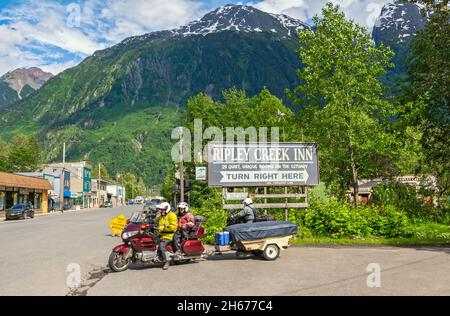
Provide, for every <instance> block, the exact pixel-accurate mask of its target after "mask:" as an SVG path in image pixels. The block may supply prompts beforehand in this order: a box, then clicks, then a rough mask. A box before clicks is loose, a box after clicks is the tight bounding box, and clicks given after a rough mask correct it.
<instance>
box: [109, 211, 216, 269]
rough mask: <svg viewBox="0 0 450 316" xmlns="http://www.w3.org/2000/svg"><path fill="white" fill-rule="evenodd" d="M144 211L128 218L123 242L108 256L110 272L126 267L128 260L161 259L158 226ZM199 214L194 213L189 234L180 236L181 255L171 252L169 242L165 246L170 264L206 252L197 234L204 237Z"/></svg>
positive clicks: (149, 262) (142, 262) (151, 261)
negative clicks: (192, 224) (194, 220)
mask: <svg viewBox="0 0 450 316" xmlns="http://www.w3.org/2000/svg"><path fill="white" fill-rule="evenodd" d="M146 221H148V218H147V217H146V216H145V214H142V217H141V216H139V215H138V216H136V215H135V214H134V215H133V217H132V218H131V220H129V224H128V225H127V226H126V227H125V229H124V230H123V232H122V240H123V244H122V245H119V246H117V247H115V248H114V249H113V251H112V253H111V255H110V256H109V261H108V264H109V267H110V269H111V270H112V271H114V272H123V271H125V270H127V269H128V268H129V267H130V265H131V264H132V263H135V264H139V265H152V264H158V263H162V259H161V254H160V252H159V251H158V249H159V237H158V228H157V225H155V224H154V223H153V222H151V221H150V222H146ZM204 222H205V219H204V218H203V217H196V226H195V227H194V228H193V230H192V232H191V234H189V236H184V238H183V240H182V241H181V249H182V254H181V255H175V254H174V250H173V247H172V245H169V246H168V247H167V250H168V252H169V262H171V263H174V264H182V263H187V262H189V261H192V260H196V259H203V258H205V257H206V256H207V254H206V253H205V247H204V246H203V243H202V242H201V241H200V240H199V238H203V237H205V229H204V227H202V225H201V224H202V223H204Z"/></svg>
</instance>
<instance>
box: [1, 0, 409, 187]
mask: <svg viewBox="0 0 450 316" xmlns="http://www.w3.org/2000/svg"><path fill="white" fill-rule="evenodd" d="M405 12H406V13H407V14H408V12H407V10H406V11H405ZM393 17H394V15H393ZM243 21H245V23H244V22H243ZM389 22H390V20H389V19H387V20H386V21H384V20H381V19H380V21H379V26H382V25H384V24H385V23H389ZM261 25H265V28H262V27H261ZM305 28H308V29H311V28H310V26H308V25H307V24H306V23H304V22H301V21H299V20H296V19H292V18H286V16H284V15H274V14H270V13H266V12H263V11H260V10H257V9H254V8H251V7H249V6H231V5H226V6H223V7H221V8H218V9H216V10H214V11H212V12H210V13H208V14H206V15H205V16H204V17H202V18H201V19H199V20H197V21H193V22H191V23H189V24H187V25H186V26H182V27H180V28H178V29H175V30H167V31H158V32H152V33H149V34H145V35H141V36H136V37H130V38H127V39H125V40H123V41H122V42H121V43H119V44H117V45H114V46H112V47H110V48H107V49H105V50H101V51H97V52H95V53H94V54H93V55H92V56H89V57H88V58H86V59H85V60H84V61H83V62H81V63H80V64H79V65H78V66H76V67H73V68H70V69H67V70H65V71H64V72H62V73H60V74H59V75H57V76H55V77H53V78H52V79H51V80H50V81H49V82H48V83H47V84H45V85H44V86H43V87H42V88H41V89H40V90H39V91H38V92H36V93H33V94H32V95H31V96H30V97H28V98H26V99H24V100H20V101H19V102H17V103H15V104H14V105H10V106H7V107H5V111H4V113H3V114H1V115H0V136H3V137H4V138H6V139H8V138H11V137H12V136H13V135H15V134H17V133H28V134H29V133H37V135H38V138H39V140H40V142H41V143H43V144H44V145H45V154H46V157H45V158H46V160H48V161H56V160H60V159H61V148H62V143H63V142H66V141H74V142H70V144H69V145H68V147H67V159H73V160H77V159H82V158H85V157H86V156H88V158H90V159H91V160H93V161H101V162H108V163H109V167H110V171H111V172H112V173H113V174H114V173H116V172H119V173H123V172H126V171H128V170H129V171H133V172H135V173H136V174H138V175H140V176H142V177H143V178H144V179H145V180H146V183H147V185H152V184H157V183H160V179H161V177H163V176H164V174H165V172H166V168H167V166H169V165H170V163H171V160H170V149H171V146H172V143H171V140H170V135H171V130H172V129H173V128H174V127H176V126H178V124H181V118H182V112H183V109H184V107H185V105H186V103H187V100H188V98H189V97H190V96H193V95H195V94H198V93H205V94H207V95H208V96H211V97H212V98H215V99H217V98H221V94H222V91H223V90H225V89H228V88H231V87H237V88H238V89H242V90H244V91H245V92H246V93H247V94H248V95H249V96H253V95H255V94H257V93H259V92H260V91H261V89H263V88H264V87H266V88H268V90H269V91H270V92H272V93H273V94H274V95H276V96H278V97H279V98H285V89H286V88H288V89H293V88H294V87H296V86H297V85H298V84H300V82H299V80H298V77H297V74H296V71H297V69H298V68H300V67H301V63H300V60H299V57H298V53H297V49H298V39H297V37H296V36H294V35H295V34H296V31H297V30H299V29H305ZM177 30H178V31H177ZM393 30H396V28H391V31H393ZM380 35H382V36H380V42H379V43H381V42H384V41H386V42H388V41H393V42H395V43H396V45H397V46H396V47H397V48H396V49H399V50H400V49H403V47H406V46H404V45H406V44H407V41H404V42H398V41H396V40H395V39H396V38H397V39H398V34H397V33H395V32H381V33H380ZM383 36H384V37H383ZM397 42H398V43H397ZM395 71H398V73H397V72H394V73H393V74H392V75H394V74H395V75H398V74H402V73H403V71H404V70H403V69H401V68H397V69H396V70H395ZM118 144H120V145H118ZM85 154H86V155H85Z"/></svg>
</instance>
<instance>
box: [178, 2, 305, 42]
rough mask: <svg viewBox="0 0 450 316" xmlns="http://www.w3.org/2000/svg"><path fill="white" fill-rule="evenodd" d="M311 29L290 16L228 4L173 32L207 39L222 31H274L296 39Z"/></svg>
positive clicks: (282, 35)
mask: <svg viewBox="0 0 450 316" xmlns="http://www.w3.org/2000/svg"><path fill="white" fill-rule="evenodd" d="M309 28H310V27H309V26H308V25H307V24H306V23H304V22H302V21H300V20H296V19H294V18H291V17H289V16H287V15H283V14H281V15H277V14H270V13H267V12H264V11H261V10H258V9H256V8H254V7H251V6H248V5H233V4H227V5H224V6H222V7H220V8H217V9H215V10H214V11H211V12H209V13H207V14H206V15H205V16H203V17H202V18H201V19H200V20H197V21H193V22H190V23H189V24H188V25H186V26H182V27H180V28H179V29H177V30H174V32H175V33H177V34H179V35H183V36H189V35H203V36H205V35H208V34H211V33H218V32H222V31H235V32H246V33H249V32H271V33H276V34H278V35H280V36H281V37H290V36H295V35H296V34H297V32H298V31H299V30H302V29H309Z"/></svg>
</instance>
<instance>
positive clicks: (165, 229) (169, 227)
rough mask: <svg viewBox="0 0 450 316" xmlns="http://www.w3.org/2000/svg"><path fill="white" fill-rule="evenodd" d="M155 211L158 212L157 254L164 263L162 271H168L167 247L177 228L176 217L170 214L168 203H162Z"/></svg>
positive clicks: (170, 209)
mask: <svg viewBox="0 0 450 316" xmlns="http://www.w3.org/2000/svg"><path fill="white" fill-rule="evenodd" d="M156 209H157V210H158V211H159V212H160V216H159V217H158V221H157V222H158V232H159V239H160V242H159V252H160V255H161V258H162V261H163V262H164V266H163V270H167V269H169V254H168V251H167V246H168V245H170V244H171V243H172V241H173V235H174V234H175V232H176V231H177V228H178V218H177V215H176V214H175V213H174V212H172V207H171V206H170V204H169V203H167V202H163V203H161V204H158V205H157V206H156Z"/></svg>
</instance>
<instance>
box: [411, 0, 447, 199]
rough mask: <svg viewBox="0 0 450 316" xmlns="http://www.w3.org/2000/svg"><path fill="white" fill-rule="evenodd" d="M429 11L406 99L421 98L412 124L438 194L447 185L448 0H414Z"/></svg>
mask: <svg viewBox="0 0 450 316" xmlns="http://www.w3.org/2000/svg"><path fill="white" fill-rule="evenodd" d="M414 2H420V3H422V4H425V5H426V7H427V9H429V10H431V12H433V13H432V14H431V15H430V16H429V20H428V23H427V25H426V26H425V28H424V29H423V30H421V31H420V32H419V33H418V34H417V35H416V36H415V38H414V40H413V44H412V49H411V56H410V59H409V64H408V72H409V75H410V81H411V86H410V87H409V88H408V89H407V90H406V91H405V96H406V98H407V99H409V100H410V101H414V100H416V99H419V98H423V99H424V100H425V106H423V107H421V108H419V111H415V113H417V116H416V120H415V121H414V122H412V125H415V126H419V127H420V129H421V130H422V132H423V133H422V135H423V137H422V138H421V144H422V146H423V152H424V155H425V159H424V161H423V164H422V165H423V168H422V171H425V172H429V171H431V172H433V173H434V174H436V175H437V178H438V185H439V188H440V195H441V197H442V196H444V195H446V194H448V190H449V188H450V159H449V157H450V146H449V144H450V22H449V21H450V9H449V5H448V0H445V1H432V0H422V1H414Z"/></svg>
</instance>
